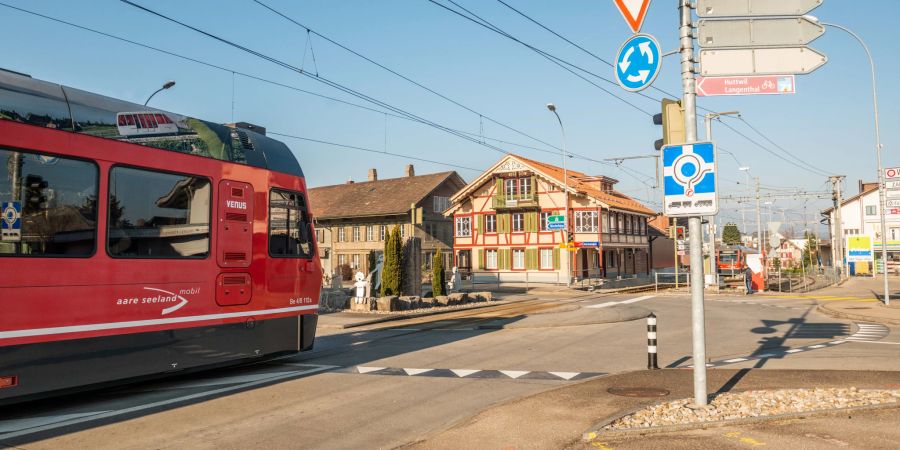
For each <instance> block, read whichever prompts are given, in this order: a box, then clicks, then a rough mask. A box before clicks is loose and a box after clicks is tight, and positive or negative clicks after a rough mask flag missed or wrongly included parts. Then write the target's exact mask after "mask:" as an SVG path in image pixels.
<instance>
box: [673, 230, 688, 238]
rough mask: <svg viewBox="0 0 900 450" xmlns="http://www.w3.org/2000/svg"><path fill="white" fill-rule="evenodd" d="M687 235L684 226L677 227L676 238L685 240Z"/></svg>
mask: <svg viewBox="0 0 900 450" xmlns="http://www.w3.org/2000/svg"><path fill="white" fill-rule="evenodd" d="M686 237H687V233H686V232H685V229H684V227H675V240H676V241H683V240H685V238H686Z"/></svg>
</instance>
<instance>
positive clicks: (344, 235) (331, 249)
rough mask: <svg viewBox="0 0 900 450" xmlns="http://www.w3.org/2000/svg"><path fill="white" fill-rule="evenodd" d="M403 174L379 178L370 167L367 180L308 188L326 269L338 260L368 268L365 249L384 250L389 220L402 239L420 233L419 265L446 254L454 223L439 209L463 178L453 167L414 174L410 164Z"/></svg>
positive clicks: (338, 263)
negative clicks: (430, 172) (420, 261)
mask: <svg viewBox="0 0 900 450" xmlns="http://www.w3.org/2000/svg"><path fill="white" fill-rule="evenodd" d="M405 175H406V176H404V177H400V178H389V179H378V172H377V171H376V169H370V170H369V178H368V180H367V181H364V182H358V183H357V182H353V181H348V182H347V183H345V184H339V185H334V186H323V187H317V188H312V189H310V190H309V201H310V204H311V207H312V214H313V218H314V219H315V225H316V230H317V236H316V238H317V240H318V241H319V248H320V254H322V255H323V256H327V258H323V261H322V267H324V268H325V271H326V273H329V274H330V273H333V272H340V267H341V266H343V265H347V266H349V267H350V268H351V269H354V270H362V271H364V272H368V271H370V270H371V269H372V268H371V267H369V264H368V255H369V252H370V251H375V252H376V253H378V254H381V253H382V252H383V251H384V240H385V236H387V234H388V233H390V231H391V230H392V229H393V228H394V226H399V227H400V232H401V235H402V236H403V238H404V239H409V238H410V237H413V236H415V237H417V238H419V239H420V242H421V247H422V261H423V263H424V265H425V266H426V267H424V269H426V270H428V269H430V267H431V266H430V265H431V261H432V256H433V255H434V254H435V253H436V252H441V253H443V254H444V256H445V258H444V260H445V261H449V260H451V255H452V251H453V223H452V221H451V219H449V218H446V217H444V216H443V214H442V213H443V211H444V210H445V209H447V207H448V206H449V204H450V197H451V196H452V195H453V194H455V193H456V192H457V191H458V190H459V189H460V188H462V187H463V186H465V184H466V183H465V181H464V180H463V179H462V178H461V177H460V176H459V175H458V174H457V173H456V172H441V173H433V174H427V175H418V176H417V175H415V171H414V168H413V166H412V165H408V166H407V167H406V174H405ZM447 266H448V267H449V266H450V263H449V262H448V263H447ZM426 274H427V273H426Z"/></svg>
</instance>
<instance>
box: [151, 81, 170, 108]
mask: <svg viewBox="0 0 900 450" xmlns="http://www.w3.org/2000/svg"><path fill="white" fill-rule="evenodd" d="M172 86H175V82H174V81H173V80H169V81H166V83H165V84H163V85H162V87H161V88H159V89H157V90H156V91H155V92H153V93H152V94H150V96H149V97H147V101H146V102H144V106H147V103H150V99H151V98H153V96H154V95H156V94H158V93H159V92H160V91H164V90H166V89H169V88H171V87H172Z"/></svg>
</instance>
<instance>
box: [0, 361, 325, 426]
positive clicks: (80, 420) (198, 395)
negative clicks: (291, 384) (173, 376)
mask: <svg viewBox="0 0 900 450" xmlns="http://www.w3.org/2000/svg"><path fill="white" fill-rule="evenodd" d="M335 367H336V366H324V365H323V366H320V367H316V368H313V369H309V370H303V371H299V372H292V373H290V374H289V375H278V376H274V377H271V378H266V379H263V380H258V381H253V382H250V383H244V384H239V385H236V386H228V387H224V388H221V389H214V390H212V391H206V392H198V393H196V394H191V395H185V396H182V397H176V398H170V399H168V400H162V401H158V402H154V403H147V404H144V405H138V406H133V407H131V408H124V409H119V410H114V411H105V412H101V413H98V414H92V415H90V416H85V417H75V418H72V419H70V420H63V421H60V422H54V423H50V424H47V425H43V426H38V427H32V428H28V429H25V430H20V431H15V432H12V433H3V434H0V439H12V438H16V437H19V436H25V435H29V434H34V433H40V432H42V431H47V430H53V429H56V428H61V427H67V426H70V425H76V424H79V423H84V422H90V421H92V420H98V419H106V418H109V417H116V416H121V415H125V414H131V413H134V412H138V411H143V410H147V409H153V408H159V407H161V406H166V405H171V404H174V403H179V402H185V401H189V400H194V399H198V398H204V397H212V396H216V395H219V394H224V393H227V392H232V391H237V390H241V389H246V388H249V387H253V386H256V385H260V384H265V383H271V382H273V381H278V380H282V379H285V378H293V377H298V376H301V375H307V374H311V373H316V372H322V371H325V370H330V369H333V368H335ZM48 419H49V418H48Z"/></svg>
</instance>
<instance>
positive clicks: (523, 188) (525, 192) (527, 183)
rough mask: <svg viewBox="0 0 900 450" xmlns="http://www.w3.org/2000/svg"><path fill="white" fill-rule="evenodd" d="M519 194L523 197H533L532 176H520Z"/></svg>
mask: <svg viewBox="0 0 900 450" xmlns="http://www.w3.org/2000/svg"><path fill="white" fill-rule="evenodd" d="M519 195H521V197H522V198H529V197H531V178H530V177H525V178H519Z"/></svg>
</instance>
